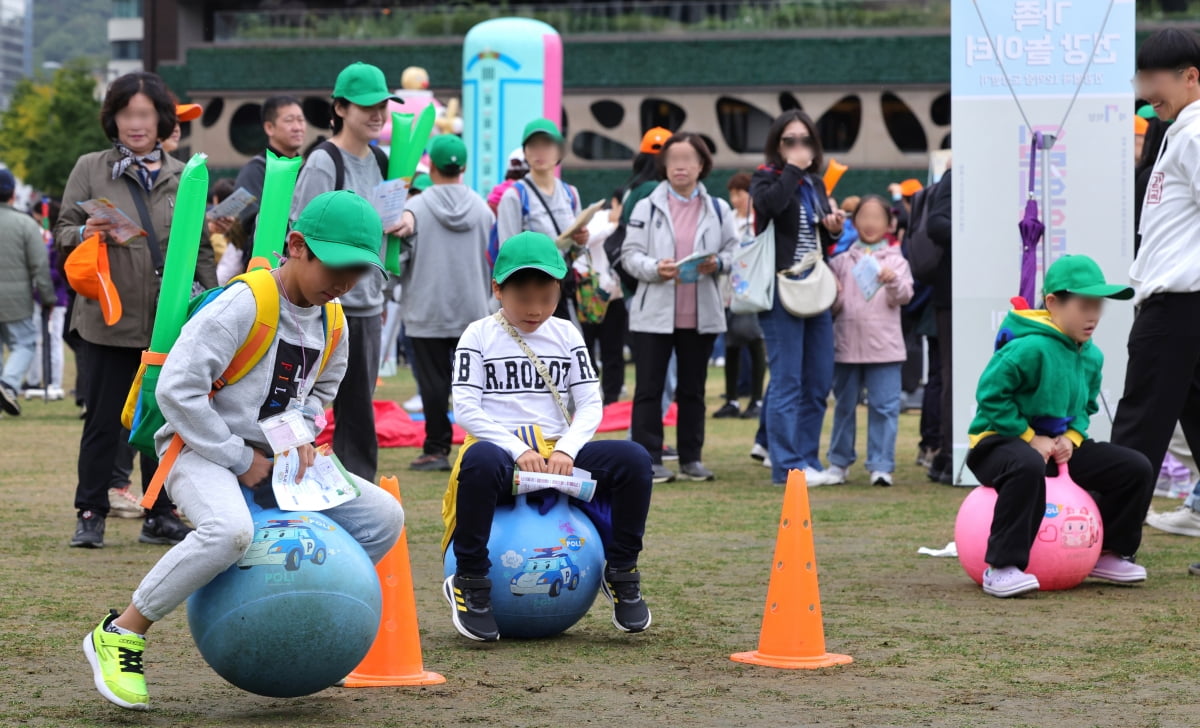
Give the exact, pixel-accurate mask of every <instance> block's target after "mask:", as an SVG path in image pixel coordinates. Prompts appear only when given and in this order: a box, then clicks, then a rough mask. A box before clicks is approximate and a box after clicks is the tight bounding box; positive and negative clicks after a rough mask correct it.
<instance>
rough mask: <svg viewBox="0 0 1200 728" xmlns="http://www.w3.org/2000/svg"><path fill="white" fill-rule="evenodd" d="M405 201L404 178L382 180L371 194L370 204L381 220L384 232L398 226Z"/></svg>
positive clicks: (406, 185)
mask: <svg viewBox="0 0 1200 728" xmlns="http://www.w3.org/2000/svg"><path fill="white" fill-rule="evenodd" d="M407 201H408V180H406V179H404V178H399V179H389V180H384V181H383V182H380V183H379V184H378V185H376V186H375V189H374V190H373V191H372V192H371V204H372V205H373V206H374V207H375V211H376V212H378V213H379V218H380V219H381V220H383V229H384V230H391V229H392V228H394V227H396V226H397V225H399V224H400V221H401V220H402V219H403V217H404V203H405V202H407Z"/></svg>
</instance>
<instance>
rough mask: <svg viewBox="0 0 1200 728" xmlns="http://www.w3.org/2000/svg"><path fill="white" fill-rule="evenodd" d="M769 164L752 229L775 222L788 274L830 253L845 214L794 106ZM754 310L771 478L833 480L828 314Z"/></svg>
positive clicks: (758, 177)
mask: <svg viewBox="0 0 1200 728" xmlns="http://www.w3.org/2000/svg"><path fill="white" fill-rule="evenodd" d="M764 149H765V155H766V162H767V163H766V164H765V165H763V166H762V167H759V169H758V171H756V172H755V173H754V176H753V177H752V178H751V181H750V197H751V199H752V200H753V201H754V214H755V233H756V234H761V233H762V232H763V231H764V230H766V228H767V226H768V225H770V224H772V223H773V224H774V230H775V236H774V237H775V240H774V242H775V270H776V271H785V270H787V269H789V268H791V267H792V265H794V264H795V263H798V262H800V261H801V260H802V259H803V258H804V256H805V255H807V254H808V253H810V252H812V251H814V250H828V249H829V246H830V245H832V244H834V243H835V242H837V239H838V238H839V237H840V236H841V234H842V227H843V221H844V219H845V218H844V215H843V214H842V212H841V211H840V210H836V211H835V210H831V209H830V206H829V195H828V194H827V193H826V192H825V183H824V181H822V179H821V168H822V166H823V164H824V155H823V153H822V151H821V141H820V137H819V135H818V134H817V127H816V124H814V123H813V120H812V119H811V118H809V116H808V114H806V113H804V112H803V111H800V110H799V109H793V110H792V111H786V112H784V113H782V114H780V115H779V117H778V118H776V119H775V121H774V123H772V124H771V129H770V130H769V131H768V132H767V142H766V146H765V148H764ZM775 299H776V300H775V301H774V305H773V307H772V308H771V309H770V310H768V311H764V312H762V313H760V314H759V315H758V321H759V324H760V325H761V326H762V330H763V338H765V339H766V342H767V368H768V370H769V371H770V373H771V380H770V386H769V389H768V391H767V396H766V402H765V403H764V408H765V413H764V421H765V423H766V427H767V441H768V448H767V449H768V451H769V452H770V457H771V480H772V482H774V483H775V484H776V485H783V484H784V482H785V481H786V480H787V473H788V471H789V470H793V469H795V470H803V471H805V476H806V478H807V482H808V485H809V486H810V487H812V486H818V485H829V484H831V483H834V482H836V479H834V478H831V477H830V476H829V474H828V473H825V472H824V471H823V470H822V469H821V456H820V452H819V451H820V444H821V425H822V423H823V422H824V421H825V406H826V405H825V400H826V398H828V396H829V388H830V386H831V385H832V382H833V317H832V316H831V315H830V313H829V312H828V311H826V312H825V313H821V314H817V315H816V316H813V317H811V318H799V317H797V316H793V315H792V314H790V313H788V311H787V310H785V309H784V307H783V305H782V303H781V302H780V301H779V297H778V296H776V297H775Z"/></svg>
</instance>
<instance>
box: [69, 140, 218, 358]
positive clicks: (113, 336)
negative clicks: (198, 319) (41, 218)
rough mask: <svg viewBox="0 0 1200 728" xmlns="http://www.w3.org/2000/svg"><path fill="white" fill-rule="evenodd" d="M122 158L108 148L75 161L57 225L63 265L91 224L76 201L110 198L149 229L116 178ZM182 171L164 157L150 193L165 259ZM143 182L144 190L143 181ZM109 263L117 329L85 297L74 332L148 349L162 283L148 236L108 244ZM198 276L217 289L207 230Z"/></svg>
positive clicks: (89, 338) (150, 208)
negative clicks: (117, 298)
mask: <svg viewBox="0 0 1200 728" xmlns="http://www.w3.org/2000/svg"><path fill="white" fill-rule="evenodd" d="M120 159H121V153H120V152H118V151H117V150H115V149H107V150H105V151H101V152H92V153H91V154H85V155H83V156H82V157H80V158H79V161H77V162H75V168H74V169H73V170H71V176H70V177H69V178H67V188H66V190H65V191H64V192H63V206H62V214H61V215H59V216H58V225H57V226H56V227H55V228H54V244H55V248H56V250H58V256H59V258H58V259H59V260H60V261H62V260H66V257H67V256H68V255H70V253H71V251H73V250H75V248H76V247H78V246H79V244H80V243H81V242H83V241H82V240H81V239H80V237H79V226H80V225H83V224H84V222H86V221H87V213H86V212H84V210H83V208H82V207H80V206H79V205H77V204H75V203H77V202H83V201H85V200H90V199H93V198H96V197H106V198H108V199H109V200H111V201H112V203H113V204H114V205H116V206H117V207H119V208H121V211H122V212H124V213H125V214H126V215H128V216H129V217H130V219H132V220H133V221H134V222H136V223H138V224H139V225H142V226H143V227H145V225H143V223H142V222H141V220H140V219H139V217H138V211H137V205H135V204H134V202H133V196H132V195H131V193H130V189H129V186H128V185H127V184H126V183H125V181H124V180H122V179H113V178H112V167H113V164H114V163H115V162H117V161H119V160H120ZM182 172H183V162H180V161H179V160H178V159H176V158H174V157H172V156H171V155H169V154H164V155H163V161H162V167H161V168H160V169H159V172H158V177H157V179H156V180H155V182H154V186H153V187H152V188H151V189H150V191H149V193H147V197H148V198H149V199H148V201H147V204H146V207H147V211H148V212H149V213H150V218H151V222H152V223H153V225H154V232H155V234H156V235H157V236H158V244H159V246H160V247H161V248H162V250H163V258H164V260H165V259H166V251H167V242H168V240H169V238H170V235H171V220H172V218H174V216H175V196H176V194H177V193H178V192H179V177H180V175H181V173H182ZM124 176H126V177H128V178H130V179H132V180H134V181H135V182H136V181H137V172H136V171H135V170H134V168H133V167H132V166H130V167H129V169H127V170H125V172H124ZM138 184H139V187H140V184H141V183H140V182H139V183H138ZM108 265H109V268H110V269H111V271H112V279H113V283H114V284H115V285H116V287H117V292H118V293H119V294H120V296H121V305H122V307H123V309H124V314H123V315H122V316H121V320H120V321H118V322H117V323H115V324H113V325H112V326H108V325H106V324H105V323H104V315H103V314H102V313H101V312H100V303H99V302H97V301H93V300H91V299H90V298H84V297H83V296H80V297H78V298H76V299H75V306H74V309H73V313H72V314H71V322H70V326H69V329H71V330H77V331H78V332H79V335H80V336H82V337H83V338H84V340H85V341H88V342H91V343H93V344H101V345H104V346H120V347H128V348H135V349H145V348H146V347H148V346H150V332H151V330H152V329H153V327H154V314H155V313H156V312H157V310H158V292H159V285H160V284H161V283H162V281H161V279H160V278H159V277H158V276H157V275H155V273H154V264H153V260H152V258H151V256H150V247H149V246H148V245H147V241H146V238H144V237H140V238H134V239H133V240H131V241H129V244H128V245H109V246H108ZM195 278H196V281H198V282H199V283H200V285H202V286H203V287H205V288H213V287H215V286H216V285H217V266H216V264H215V263H214V261H213V249H212V245H210V244H209V242H208V231H207V226H205V227H204V229H203V231H202V232H201V239H200V253H199V257H198V258H197V260H196V277H195Z"/></svg>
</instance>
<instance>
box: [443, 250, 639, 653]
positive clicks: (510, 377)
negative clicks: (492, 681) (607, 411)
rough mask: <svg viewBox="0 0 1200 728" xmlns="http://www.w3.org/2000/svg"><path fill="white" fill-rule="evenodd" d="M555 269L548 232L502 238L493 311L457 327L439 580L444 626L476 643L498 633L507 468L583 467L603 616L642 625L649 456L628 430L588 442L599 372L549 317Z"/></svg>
mask: <svg viewBox="0 0 1200 728" xmlns="http://www.w3.org/2000/svg"><path fill="white" fill-rule="evenodd" d="M566 275H567V264H566V261H564V260H563V256H562V253H561V252H559V250H558V248H557V247H556V246H555V244H554V241H553V240H552V239H551V238H550V237H549V236H548V235H544V234H542V233H537V232H528V231H527V232H523V233H519V234H517V235H514V236H513V237H511V238H509V239H508V240H507V241H505V243H504V244H503V245H502V246H501V247H500V253H499V255H498V256H497V257H496V267H495V270H494V273H493V282H492V291H493V292H494V293H495V296H496V298H497V299H498V300H499V301H500V306H501V308H500V311H499V312H497V313H496V315H494V316H488V317H487V318H484V319H480V320H479V321H476V322H475V323H473V324H471V325H470V326H468V327H467V330H466V331H465V332H464V333H463V335H462V338H461V339H459V342H458V349H457V350H456V351H455V352H454V372H455V374H454V415H455V419H456V421H457V422H458V423H459V424H460V425H462V427H463V428H464V429H466V431H467V433H468V438H467V441H466V442H465V443H464V444H463V447H462V448H461V449H460V450H459V454H458V462H457V463H456V464H455V466H454V471H453V472H451V473H450V483H449V485H448V487H447V489H446V496H445V499H444V500H443V502H442V518H443V519H444V520H445V522H446V532H445V536H444V537H443V539H442V550H443V551H445V550H446V548H447V546H448V545H449V544H450V541H451V539H453V548H454V556H455V558H456V560H457V569H456V573H455V574H452V575H451V576H449V577H447V578H446V581H445V584H444V586H443V589H444V594H445V597H446V600H447V601H448V602H450V607H451V614H452V615H453V622H454V627H455V629H457V630H458V632H459V633H460V634H462V635H463V636H464V637H467V638H470V639H473V640H477V641H479V642H494V641H496V640H498V639H500V632H499V629H498V628H497V626H496V619H495V616H494V615H493V613H492V606H491V591H492V582H491V580H490V579H488V572H489V571H490V569H491V561H489V559H488V548H487V544H488V538H489V536H490V535H491V529H492V520H493V518H494V517H495V514H496V506H497V505H498V504H510V503H512V502H513V501H514V498H513V495H512V487H513V468H514V467H515V468H516V469H517V470H521V471H526V472H535V473H553V474H556V475H571V473H572V470H573V469H574V468H576V467H578V468H580V469H583V470H586V471H589V472H591V473H592V476H593V477H594V478H595V480H596V493H595V496H594V498H593V501H592V503H588V504H584V510H585V512H588V513H589V515H590V514H591V513H593V512H595V511H592V510H591V508H590V506H593V505H594V506H598V508H597V510H599V511H610V512H611V519H606V520H611V529H608V528H602V527H601V524H600V523H596V526H597V530H599V531H600V533H601V540H602V541H603V543H604V556H605V559H606V561H607V563H606V565H605V569H604V580H603V589H604V593H605V595H606V596H607V597H608V598H609V600H610V601H611V602H612V604H613V624H614V625H615V626H616V627H617V629H619V630H621V631H622V632H643V631H645V630H646V628H648V627H649V626H650V610H649V608H648V607H647V606H646V602H645V600H643V599H642V593H641V575H640V574H639V572H638V568H637V562H638V554H639V553H640V552H641V550H642V534H643V532H644V531H645V529H646V514H647V512H648V511H649V509H650V488H651V467H650V455H649V454H648V453H647V452H646V449H645V448H643V447H642V446H641V445H638V444H637V443H634V442H631V441H629V440H599V441H596V442H591V439H592V436H593V435H595V434H596V428H597V427H599V425H600V419H601V416H602V409H603V408H602V403H601V397H600V383H599V380H598V379H597V378H596V371H595V368H594V367H593V366H592V361H591V357H590V356H589V355H588V351H587V347H586V346H585V345H584V342H583V336H582V335H581V334H580V333H579V330H578V329H576V328H575V326H574V325H573V324H572V323H571V322H569V321H566V320H564V319H561V318H554V317H553V316H554V311H555V309H556V308H557V307H558V303H559V298H560V296H561V295H562V287H561V286H562V279H563V277H564V276H566ZM514 362H515V363H516V365H514ZM518 367H519V368H520V370H521V376H518V375H517V370H518ZM531 385H532V386H531ZM568 398H569V399H570V400H571V401H572V402H573V403H574V405H575V414H574V417H570V416H569V414H568V413H569V411H568V409H567V400H568ZM595 521H596V519H595V518H593V522H595Z"/></svg>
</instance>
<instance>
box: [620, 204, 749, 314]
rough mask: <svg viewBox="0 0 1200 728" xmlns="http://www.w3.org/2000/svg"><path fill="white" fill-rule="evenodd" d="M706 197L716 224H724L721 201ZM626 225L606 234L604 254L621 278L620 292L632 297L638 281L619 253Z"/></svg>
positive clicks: (651, 219) (647, 222)
mask: <svg viewBox="0 0 1200 728" xmlns="http://www.w3.org/2000/svg"><path fill="white" fill-rule="evenodd" d="M643 199H648V198H643ZM708 199H709V200H711V201H712V206H713V211H714V212H716V213H717V224H718V225H724V224H725V216H724V215H722V214H721V203H720V202H718V201H717V198H715V197H709V198H708ZM654 209H655V208H654V205H651V206H650V219H648V220H646V227H647V228H649V226H650V223H651V222H653V221H654ZM626 227H627V223H621V224H620V225H618V226H617V229H616V230H614V231H613V233H612V235H609V236H608V239H607V240H605V241H604V254H605V255H606V256H608V267H609V268H611V269H612V272H613V273H616V274H617V278H619V279H620V280H621V292H622V293H623V294H624V296H625V297H626V298H632V297H633V294H635V293H637V288H638V283H639V281H638V279H637V278H634V277H633V276H632V275H630V273H629V272H628V271H626V270H625V266H623V265H621V253H622V248H623V247H624V245H625V233H626Z"/></svg>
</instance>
